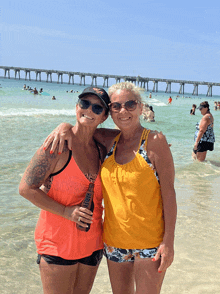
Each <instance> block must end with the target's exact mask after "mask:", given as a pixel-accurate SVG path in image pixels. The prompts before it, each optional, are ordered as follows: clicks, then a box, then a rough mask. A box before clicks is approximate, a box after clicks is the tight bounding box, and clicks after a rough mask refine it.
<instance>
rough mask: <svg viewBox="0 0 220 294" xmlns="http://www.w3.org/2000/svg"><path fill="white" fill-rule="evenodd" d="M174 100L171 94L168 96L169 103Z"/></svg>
mask: <svg viewBox="0 0 220 294" xmlns="http://www.w3.org/2000/svg"><path fill="white" fill-rule="evenodd" d="M172 101H173V99H172V97H171V96H170V97H169V98H168V104H171V103H172Z"/></svg>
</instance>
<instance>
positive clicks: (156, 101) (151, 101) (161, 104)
mask: <svg viewBox="0 0 220 294" xmlns="http://www.w3.org/2000/svg"><path fill="white" fill-rule="evenodd" d="M147 103H148V104H149V105H156V106H167V104H166V103H164V102H162V101H160V100H158V99H155V98H151V99H148V100H147Z"/></svg>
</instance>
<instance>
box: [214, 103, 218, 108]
mask: <svg viewBox="0 0 220 294" xmlns="http://www.w3.org/2000/svg"><path fill="white" fill-rule="evenodd" d="M217 109H218V102H217V101H215V102H214V110H217Z"/></svg>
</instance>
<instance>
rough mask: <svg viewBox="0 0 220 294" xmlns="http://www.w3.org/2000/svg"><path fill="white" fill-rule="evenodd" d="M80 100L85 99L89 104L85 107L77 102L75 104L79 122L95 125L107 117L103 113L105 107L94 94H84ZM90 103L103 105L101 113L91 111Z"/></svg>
mask: <svg viewBox="0 0 220 294" xmlns="http://www.w3.org/2000/svg"><path fill="white" fill-rule="evenodd" d="M82 100H87V101H89V102H90V103H91V105H90V106H89V107H88V108H87V109H83V108H81V107H80V106H79V104H77V106H76V118H77V121H78V123H79V124H81V125H83V126H93V127H97V126H98V125H99V124H100V123H102V122H104V121H105V120H106V119H107V117H108V116H107V115H106V114H105V107H104V105H103V103H102V102H101V101H100V99H99V98H98V97H97V96H96V95H90V94H89V95H86V96H85V97H83V98H82ZM92 104H96V105H100V106H101V107H103V111H102V113H101V114H95V113H94V112H93V111H92Z"/></svg>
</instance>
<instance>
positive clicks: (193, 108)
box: [190, 104, 196, 115]
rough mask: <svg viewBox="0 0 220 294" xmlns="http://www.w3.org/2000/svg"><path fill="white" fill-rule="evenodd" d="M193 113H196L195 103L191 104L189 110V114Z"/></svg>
mask: <svg viewBox="0 0 220 294" xmlns="http://www.w3.org/2000/svg"><path fill="white" fill-rule="evenodd" d="M195 113H196V104H193V105H192V109H191V110H190V114H191V115H195Z"/></svg>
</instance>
